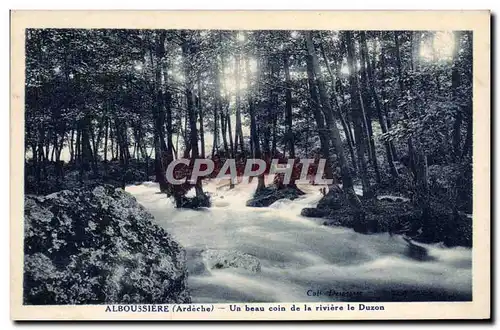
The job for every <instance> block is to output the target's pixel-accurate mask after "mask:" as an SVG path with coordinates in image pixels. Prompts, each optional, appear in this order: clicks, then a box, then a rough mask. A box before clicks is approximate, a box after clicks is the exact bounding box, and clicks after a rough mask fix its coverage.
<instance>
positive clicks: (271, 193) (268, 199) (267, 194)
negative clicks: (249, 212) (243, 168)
mask: <svg viewBox="0 0 500 330" xmlns="http://www.w3.org/2000/svg"><path fill="white" fill-rule="evenodd" d="M302 195H304V192H303V191H301V190H300V189H297V188H292V187H285V188H282V189H277V188H276V187H275V186H269V187H266V188H264V189H262V190H261V191H259V192H257V193H255V194H254V197H253V198H252V199H250V200H249V201H247V203H246V206H250V207H267V206H269V205H271V204H273V203H274V202H276V201H277V200H280V199H285V198H286V199H289V200H294V199H296V198H298V197H299V196H302Z"/></svg>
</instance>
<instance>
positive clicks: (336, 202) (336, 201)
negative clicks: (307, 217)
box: [316, 189, 344, 210]
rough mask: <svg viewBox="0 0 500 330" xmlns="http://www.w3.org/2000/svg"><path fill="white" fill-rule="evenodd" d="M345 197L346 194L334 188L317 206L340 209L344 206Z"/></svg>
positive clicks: (319, 207)
mask: <svg viewBox="0 0 500 330" xmlns="http://www.w3.org/2000/svg"><path fill="white" fill-rule="evenodd" d="M343 199H344V196H342V193H341V192H339V191H336V190H334V189H332V190H330V191H328V193H327V194H326V195H325V196H323V198H321V199H320V201H319V202H318V205H317V206H316V207H317V208H318V209H327V210H338V209H340V208H342V206H343Z"/></svg>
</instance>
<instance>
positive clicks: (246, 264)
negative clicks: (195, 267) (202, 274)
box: [201, 250, 261, 273]
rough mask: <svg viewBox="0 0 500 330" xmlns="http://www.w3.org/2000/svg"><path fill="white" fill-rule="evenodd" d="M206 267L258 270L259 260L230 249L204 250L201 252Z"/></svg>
mask: <svg viewBox="0 0 500 330" xmlns="http://www.w3.org/2000/svg"><path fill="white" fill-rule="evenodd" d="M201 257H202V258H203V262H204V263H205V266H206V268H207V269H223V268H241V269H246V270H248V271H251V272H254V273H257V272H260V269H261V268H260V260H259V259H257V258H256V257H254V256H252V255H249V254H246V253H243V252H239V251H230V250H205V251H203V252H202V253H201Z"/></svg>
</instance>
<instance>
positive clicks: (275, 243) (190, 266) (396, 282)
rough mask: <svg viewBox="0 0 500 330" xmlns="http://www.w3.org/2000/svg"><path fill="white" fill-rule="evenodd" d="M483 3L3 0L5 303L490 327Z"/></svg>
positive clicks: (18, 309) (28, 311)
mask: <svg viewBox="0 0 500 330" xmlns="http://www.w3.org/2000/svg"><path fill="white" fill-rule="evenodd" d="M490 19H491V18H490V13H489V12H488V11H393V12H391V11H367V12H364V11H338V12H335V11H323V12H314V11H303V12H300V11H255V12H252V11H248V12H245V11H12V12H11V109H10V113H11V122H10V127H11V146H10V147H11V152H10V157H11V158H10V161H11V171H12V172H11V182H10V185H11V219H10V227H11V233H10V235H11V252H10V253H11V293H10V294H11V318H12V319H14V320H366V319H371V320H390V319H488V318H490V287H491V285H490V280H491V279H490V263H491V260H490V111H491V109H490V47H491V45H490Z"/></svg>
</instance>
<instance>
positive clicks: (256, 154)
mask: <svg viewBox="0 0 500 330" xmlns="http://www.w3.org/2000/svg"><path fill="white" fill-rule="evenodd" d="M249 62H250V59H249V57H248V56H247V60H246V67H245V71H246V74H247V95H248V110H249V111H248V112H249V114H250V137H251V141H252V145H253V158H255V159H261V158H262V154H261V151H260V142H259V135H258V132H257V123H256V120H255V104H254V100H253V97H252V90H251V76H250V65H249ZM256 89H257V91H258V90H259V88H258V87H257V88H256ZM265 187H266V185H265V182H264V174H261V175H259V178H258V183H257V189H256V190H255V193H258V192H259V191H261V190H262V189H264V188H265Z"/></svg>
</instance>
